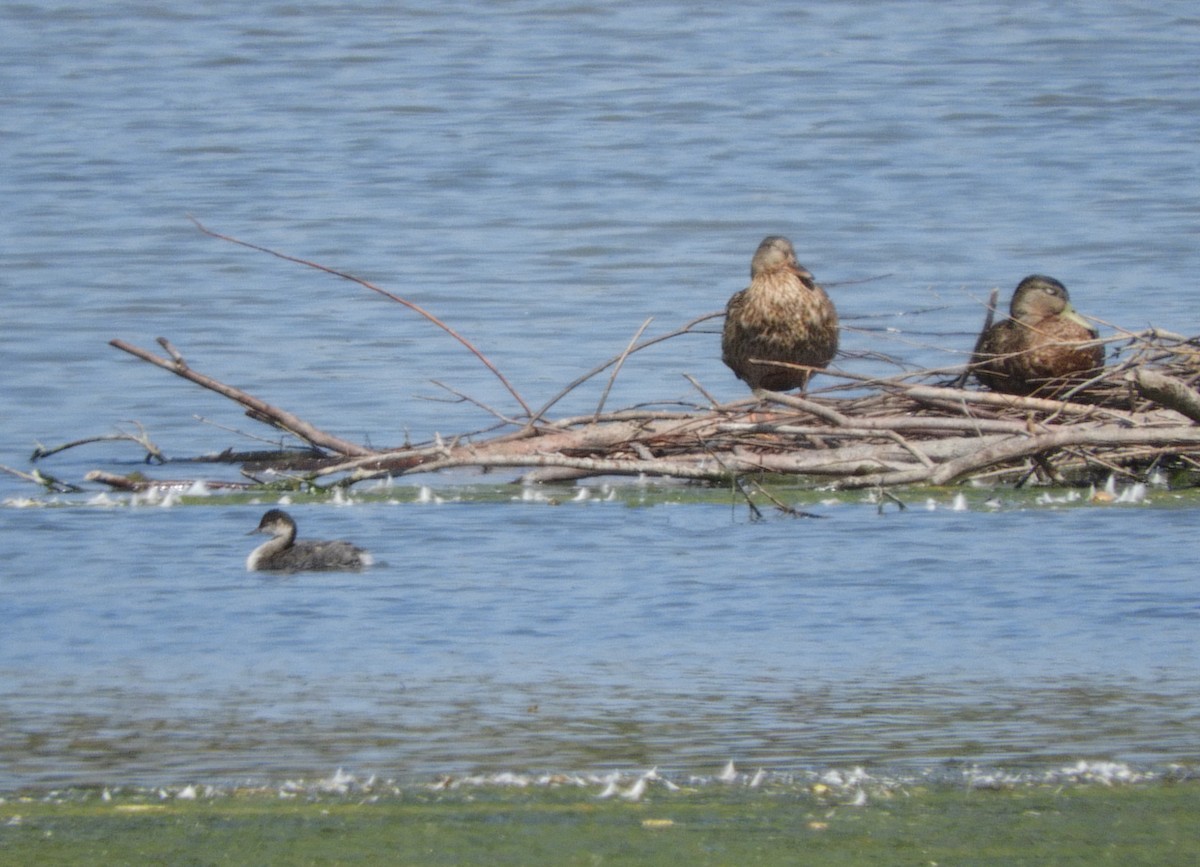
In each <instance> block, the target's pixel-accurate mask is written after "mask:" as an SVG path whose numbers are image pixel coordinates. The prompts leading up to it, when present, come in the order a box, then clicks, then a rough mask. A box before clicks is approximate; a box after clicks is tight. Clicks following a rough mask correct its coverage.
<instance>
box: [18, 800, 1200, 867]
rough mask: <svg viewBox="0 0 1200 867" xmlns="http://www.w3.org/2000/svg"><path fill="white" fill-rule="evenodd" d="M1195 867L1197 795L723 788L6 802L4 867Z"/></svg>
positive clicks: (1199, 846)
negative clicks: (638, 793) (850, 795)
mask: <svg viewBox="0 0 1200 867" xmlns="http://www.w3.org/2000/svg"><path fill="white" fill-rule="evenodd" d="M1197 863H1200V781H1181V782H1155V783H1149V784H1129V785H1068V786H1053V785H1046V786H1017V787H1012V788H1002V789H988V790H970V789H963V788H960V787H951V786H931V787H910V788H905V789H903V790H897V791H895V792H893V793H891V795H890V796H889V797H886V798H879V797H872V798H871V799H870V800H869V801H867V802H866V803H858V804H855V803H852V802H846V801H844V800H838V799H832V800H827V799H825V798H822V797H820V796H819V795H814V792H813V789H812V788H807V789H804V790H800V791H788V790H781V791H774V792H771V791H755V792H749V791H746V790H744V789H737V790H735V789H723V788H720V787H704V788H701V789H694V790H680V791H677V792H658V793H655V794H654V796H653V797H647V798H645V799H643V800H639V801H637V802H629V801H625V800H621V799H618V798H613V799H599V798H597V797H596V796H595V794H594V793H586V792H582V791H580V790H578V789H574V788H571V789H557V790H556V789H539V790H528V789H481V790H476V791H470V792H461V791H458V792H437V791H432V790H426V789H420V790H413V791H408V790H401V791H399V792H398V793H397V794H395V795H389V796H385V797H375V798H368V799H364V798H360V797H353V796H351V797H346V796H338V797H319V798H314V797H304V798H291V799H288V798H281V797H280V796H279V795H278V794H276V793H270V792H264V791H256V792H246V793H237V792H235V793H231V794H227V795H222V796H220V797H215V798H196V799H194V800H180V799H160V798H157V797H155V796H154V795H152V794H148V793H143V794H138V795H120V794H119V795H117V796H115V797H110V798H102V797H101V796H100V795H98V794H97V793H95V792H92V793H89V794H86V795H78V794H76V795H71V796H65V797H56V796H55V795H53V794H52V795H49V796H40V797H37V798H32V797H26V798H23V797H19V796H10V797H7V798H5V799H4V800H3V801H2V802H0V864H5V865H7V864H14V865H16V864H38V865H51V864H172V865H188V864H195V865H202V864H263V865H272V864H280V865H283V864H287V865H306V864H433V865H438V864H446V865H449V864H455V865H463V864H487V865H508V864H513V865H518V864H519V865H536V864H556V865H588V867H592V865H606V864H689V865H692V864H729V865H747V864H821V865H842V864H846V865H849V864H853V865H861V864H899V865H903V864H912V865H934V864H940V865H947V864H972V865H980V864H997V865H999V864H1003V865H1015V864H1088V865H1092V864H1120V865H1131V864H1155V865H1169V864H1189V865H1190V864H1197Z"/></svg>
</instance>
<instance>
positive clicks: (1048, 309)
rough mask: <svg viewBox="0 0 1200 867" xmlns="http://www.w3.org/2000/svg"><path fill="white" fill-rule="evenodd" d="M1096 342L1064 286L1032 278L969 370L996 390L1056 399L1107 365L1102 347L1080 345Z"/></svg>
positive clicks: (984, 339) (978, 348) (986, 336)
mask: <svg viewBox="0 0 1200 867" xmlns="http://www.w3.org/2000/svg"><path fill="white" fill-rule="evenodd" d="M1097 337H1099V334H1098V333H1097V331H1096V329H1094V328H1092V326H1091V325H1089V324H1088V323H1087V320H1085V319H1084V318H1083V317H1082V316H1080V315H1079V314H1078V313H1076V312H1075V308H1074V307H1072V306H1071V296H1070V295H1068V294H1067V287H1066V286H1064V285H1063V284H1062V283H1059V282H1058V281H1057V280H1055V279H1054V278H1053V277H1046V276H1043V275H1041V274H1033V275H1030V276H1029V277H1026V278H1025V279H1024V280H1022V281H1021V282H1020V284H1019V285H1018V286H1017V289H1016V291H1015V292H1014V293H1013V297H1012V303H1011V304H1010V305H1009V318H1008V319H1005V320H1004V321H1003V322H999V323H997V324H995V325H993V326H992V327H991V328H988V329H987V330H986V331H984V332H983V333H982V334H980V335H979V340H978V341H976V343H975V352H974V354H973V355H972V356H971V370H972V372H973V373H974V374H975V378H976V379H978V380H979V381H980V382H981V383H983V384H984V385H986V386H987V387H988V388H990V389H991V390H992V391H1000V392H1004V393H1005V394H1019V395H1032V394H1038V395H1039V396H1043V397H1049V396H1053V395H1054V394H1056V393H1058V392H1060V391H1062V390H1063V389H1064V388H1065V387H1069V386H1070V385H1072V384H1078V383H1079V382H1081V381H1083V380H1084V379H1085V378H1086V376H1084V374H1088V373H1095V372H1097V371H1099V370H1100V369H1101V368H1102V367H1103V366H1104V347H1103V346H1101V345H1099V344H1096V345H1094V346H1084V345H1080V344H1084V343H1087V342H1088V341H1093V340H1095V339H1096V338H1097Z"/></svg>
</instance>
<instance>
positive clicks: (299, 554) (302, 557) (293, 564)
mask: <svg viewBox="0 0 1200 867" xmlns="http://www.w3.org/2000/svg"><path fill="white" fill-rule="evenodd" d="M253 533H270V534H271V536H272V538H271V539H269V540H268V541H266V542H263V543H262V544H261V545H259V546H258V547H257V548H255V549H254V550H253V551H251V552H250V556H249V557H247V558H246V569H248V570H249V571H251V572H254V571H256V570H258V571H264V572H300V571H309V570H314V571H315V570H331V569H361V568H363V567H364V566H370V565H371V564H372V563H373V562H374V560H373V559H372V558H371V555H370V554H368V553H367V552H366V551H364V550H363V549H362V548H358V547H356V546H354V545H351V544H350V543H349V542H343V541H340V540H339V541H334V542H297V541H296V522H295V521H293V520H292V516H291V515H289V514H288V513H287V512H285V511H283V510H282V509H271V511H269V512H267V513H266V514H265V515H263V516H262V520H261V521H259V523H258V527H257V529H254V530H251V531H250V534H253ZM247 535H249V534H247Z"/></svg>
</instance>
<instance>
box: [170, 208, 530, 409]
mask: <svg viewBox="0 0 1200 867" xmlns="http://www.w3.org/2000/svg"><path fill="white" fill-rule="evenodd" d="M188 219H189V220H191V221H192V222H193V223H194V224H195V226H196V228H197V229H199V230H200V231H201V232H203V233H204V234H206V235H208V236H209V237H210V238H217V239H219V240H221V241H228V242H229V243H231V244H237V245H238V246H239V247H246V248H248V249H250V250H257V251H258V252H260V253H267V254H269V255H271V256H274V257H276V258H277V259H283V260H284V261H285V262H295V263H296V264H297V265H304V266H305V267H306V268H315V269H316V270H318V271H324V272H325V273H326V274H332V275H333V276H334V277H341V278H342V279H343V280H349V281H350V282H351V283H357V284H358V285H359V286H362V287H364V288H366V289H370V290H371V291H372V292H377V293H379V294H380V295H382V296H383V297H384V298H390V299H391V300H392V301H395V302H396V303H397V304H403V305H404V306H405V307H407V308H408V309H409V310H412V311H413V312H414V313H419V314H420V315H421V316H424V317H425V318H426V319H428V320H429V321H430V322H432V323H433V324H434V325H436V326H437V327H438V328H440V329H442V330H443V331H445V332H446V333H447V334H449V335H450V336H451V337H453V338H454V339H455V340H457V341H458V342H459V343H461V344H462V345H463V346H465V347H466V348H467V349H468V350H469V351H470V352H471V354H472V355H474V356H475V357H476V358H478V359H479V360H480V361H481V362H482V363H483V366H484V367H486V368H487V369H488V370H490V371H491V372H492V373H493V374H494V375H495V377H496V378H497V379H498V380H500V384H501V385H503V386H504V387H505V388H506V389H508V393H509V394H511V395H512V396H513V398H514V399H515V400H516V401H517V403H519V404H520V405H521V409H523V410H524V411H525V414H526V415H530V414H531V413H530V409H529V405H528V404H527V403H525V401H524V400H523V399H522V398H521V395H520V394H518V393H517V390H516V389H515V388H513V386H512V384H511V383H510V382H509V381H508V379H507V378H505V376H504V374H503V373H501V372H500V370H499V369H498V368H497V367H496V365H494V364H492V362H491V361H489V360H488V358H487V356H486V355H484V354H483V353H482V352H480V351H479V350H478V349H476V348H475V346H474V344H472V343H471V341H469V340H467V338H465V337H463V336H462V335H461V334H459V333H458V332H457V331H455V330H454V329H453V328H451V327H450V326H449V325H447V324H446V323H445V322H443V321H442V320H440V319H438V318H437V317H436V316H434V315H433V314H432V313H430V312H429V311H428V310H426V309H425V308H424V307H421V306H420V305H419V304H415V303H413V302H412V301H409V300H408V299H406V298H401V297H400V296H399V295H394V294H392V293H391V292H388V291H387V290H386V289H381V288H380V287H378V286H376V285H375V284H374V283H370V282H368V281H366V280H364V279H362V278H361V277H355V276H354V275H353V274H349V273H347V272H345V271H339V270H337V269H336V268H330V267H329V266H328V265H322V264H320V263H319V262H311V261H309V260H308V259H301V258H300V257H298V256H289V255H288V254H287V253H280V252H279V251H278V250H272V249H271V248H270V247H262V246H259V245H258V244H251V243H250V242H249V241H243V240H241V239H240V238H234V237H232V236H230V235H222V234H221V233H220V232H214V231H213V230H212V229H210V228H208V227H207V226H205V225H204V224H203V223H201V222H200V221H199V220H197V219H196V218H195V217H193V216H191V215H190V214H189V215H188Z"/></svg>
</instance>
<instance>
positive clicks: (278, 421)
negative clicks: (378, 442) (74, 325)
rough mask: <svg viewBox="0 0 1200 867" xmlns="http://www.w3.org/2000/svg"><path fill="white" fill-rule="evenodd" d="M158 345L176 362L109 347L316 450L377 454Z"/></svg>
mask: <svg viewBox="0 0 1200 867" xmlns="http://www.w3.org/2000/svg"><path fill="white" fill-rule="evenodd" d="M158 342H159V343H160V344H161V345H162V346H163V347H164V348H165V349H166V350H167V351H168V352H169V353H170V354H171V356H172V357H173V358H174V360H168V359H166V358H162V357H161V356H158V355H155V354H154V353H153V352H148V351H147V350H145V349H141V348H139V347H137V346H133V345H132V344H129V343H126V342H125V341H124V340H110V341H108V344H109V346H115V347H116V348H117V349H119V350H121V351H122V352H128V353H129V354H130V355H132V356H135V357H136V358H140V359H142V361H148V362H150V363H151V364H153V365H156V366H157V367H161V368H162V369H163V370H169V371H171V373H173V374H175V375H176V376H182V377H183V378H184V379H187V380H190V381H192V382H194V383H196V384H197V385H201V386H203V387H204V388H207V389H208V390H209V391H215V392H216V393H217V394H220V395H223V396H224V397H227V398H229V399H230V400H235V401H237V402H238V403H240V404H241V405H242V406H244V407H246V409H247V411H248V412H250V413H251V414H252V415H253V416H254V417H255V418H258V419H259V420H260V421H266V422H267V423H268V424H272V425H274V426H275V427H277V428H280V429H282V430H285V431H287V432H288V433H290V434H293V435H295V436H297V437H299V438H300V439H302V440H304V441H305V442H307V443H312V444H313V445H314V446H319V447H321V448H327V449H329V450H330V451H334V452H337V453H338V454H340V455H345V456H347V457H363V456H365V455H370V454H374V452H372V451H371V450H370V449H367V448H363V447H362V446H360V445H357V444H355V443H352V442H349V441H347V440H344V439H341V438H339V437H335V436H334V435H333V434H328V433H325V431H323V430H319V429H317V428H315V427H313V426H312V425H311V424H309V423H308V422H306V421H305V420H304V419H302V418H300V417H299V416H295V415H292V414H291V413H290V412H286V411H285V410H282V409H278V408H277V407H273V406H271V405H270V404H269V403H267V402H266V401H263V400H259V399H258V398H257V397H255V396H254V395H252V394H246V392H244V391H242V390H240V389H237V388H234V387H233V386H231V385H226V384H225V383H223V382H218V381H217V380H215V379H213V378H212V377H210V376H205V375H204V374H203V373H197V372H196V371H194V370H192V369H191V368H190V367H188V366H187V364H186V363H184V361H183V359H182V357H181V356H180V355H179V353H178V352H177V351H176V350H175V349H174V347H172V346H171V344H170V343H169V342H167V341H166V340H165V339H164V338H162V337H160V338H158Z"/></svg>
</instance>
